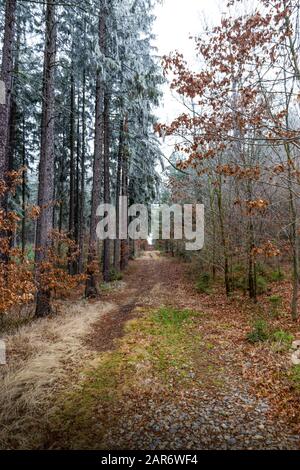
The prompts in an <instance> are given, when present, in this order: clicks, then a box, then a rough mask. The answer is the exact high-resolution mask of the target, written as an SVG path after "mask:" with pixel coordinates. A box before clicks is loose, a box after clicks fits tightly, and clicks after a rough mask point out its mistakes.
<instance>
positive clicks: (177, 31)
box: [153, 0, 227, 163]
mask: <svg viewBox="0 0 300 470" xmlns="http://www.w3.org/2000/svg"><path fill="white" fill-rule="evenodd" d="M226 3H227V0H163V2H162V4H161V5H158V6H157V7H156V9H155V12H154V13H155V15H156V21H155V25H154V30H153V32H154V34H155V35H156V40H155V42H154V45H155V46H156V48H157V49H158V55H159V56H163V55H167V54H169V53H170V52H172V51H175V50H178V51H179V52H181V53H183V55H184V57H185V58H186V60H188V62H193V61H194V60H195V55H194V42H193V40H192V39H189V38H190V36H196V35H198V34H201V32H202V31H204V28H205V25H208V26H209V27H211V26H212V25H214V26H215V25H216V24H217V23H219V21H220V17H221V13H222V7H224V5H225V4H226ZM163 93H164V96H163V99H162V101H161V104H160V107H159V109H157V110H156V111H155V114H156V115H157V117H158V119H159V121H160V122H170V121H172V120H173V119H174V118H175V117H176V116H178V115H179V114H180V113H181V112H183V109H184V108H183V106H182V105H181V104H180V103H179V102H178V100H176V96H175V95H173V94H172V93H171V91H170V89H169V86H168V84H166V85H164V86H163ZM162 151H163V153H164V154H165V155H166V156H167V157H168V158H169V157H170V155H171V154H172V151H173V145H172V142H171V141H169V142H166V143H163V142H162ZM165 163H167V162H165Z"/></svg>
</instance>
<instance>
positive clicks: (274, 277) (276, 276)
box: [269, 269, 284, 282]
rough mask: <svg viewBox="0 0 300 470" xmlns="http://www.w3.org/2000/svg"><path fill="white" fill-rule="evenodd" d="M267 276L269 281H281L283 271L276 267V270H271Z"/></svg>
mask: <svg viewBox="0 0 300 470" xmlns="http://www.w3.org/2000/svg"><path fill="white" fill-rule="evenodd" d="M269 277H270V281H271V282H279V281H283V279H284V273H283V272H282V271H281V270H280V269H278V270H276V271H272V272H271V273H270V276H269Z"/></svg>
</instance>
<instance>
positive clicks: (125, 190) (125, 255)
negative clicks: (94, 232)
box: [120, 116, 129, 271]
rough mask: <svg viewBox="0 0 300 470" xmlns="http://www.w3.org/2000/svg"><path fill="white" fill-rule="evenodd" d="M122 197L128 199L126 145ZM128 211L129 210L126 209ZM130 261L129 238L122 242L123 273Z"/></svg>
mask: <svg viewBox="0 0 300 470" xmlns="http://www.w3.org/2000/svg"><path fill="white" fill-rule="evenodd" d="M127 132H128V116H126V118H125V125H124V135H126V133H127ZM122 196H125V197H127V198H128V150H127V148H126V145H124V151H123V158H122ZM126 209H127V208H126ZM128 259H129V243H128V238H127V239H126V240H122V241H121V262H120V265H121V270H122V271H123V270H124V269H125V268H126V267H127V265H128Z"/></svg>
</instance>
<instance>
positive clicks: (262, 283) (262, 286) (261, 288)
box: [256, 274, 268, 295]
mask: <svg viewBox="0 0 300 470" xmlns="http://www.w3.org/2000/svg"><path fill="white" fill-rule="evenodd" d="M256 288H257V294H258V295H260V294H264V293H265V292H266V291H267V289H268V282H267V280H266V279H265V278H264V276H263V275H261V274H259V275H258V276H257V277H256Z"/></svg>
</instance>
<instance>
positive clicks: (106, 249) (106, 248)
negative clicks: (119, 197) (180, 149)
mask: <svg viewBox="0 0 300 470" xmlns="http://www.w3.org/2000/svg"><path fill="white" fill-rule="evenodd" d="M109 108H110V97H109V94H108V92H107V91H106V92H105V95H104V111H103V124H104V162H103V163H104V165H103V170H104V203H105V204H109V203H110V175H109V140H110V139H109V137H110V136H109V132H110V130H109ZM103 280H104V282H109V281H110V240H109V239H108V238H106V239H105V240H104V243H103Z"/></svg>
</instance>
